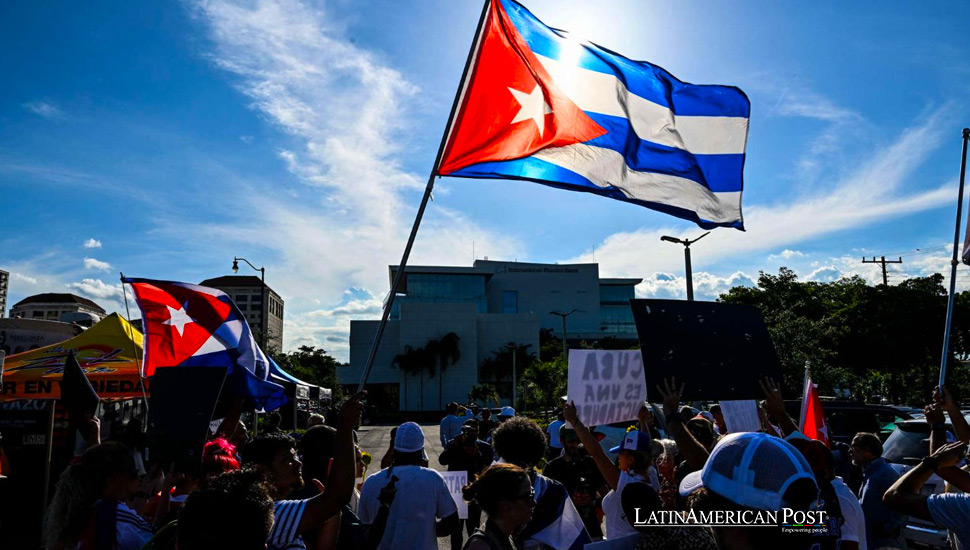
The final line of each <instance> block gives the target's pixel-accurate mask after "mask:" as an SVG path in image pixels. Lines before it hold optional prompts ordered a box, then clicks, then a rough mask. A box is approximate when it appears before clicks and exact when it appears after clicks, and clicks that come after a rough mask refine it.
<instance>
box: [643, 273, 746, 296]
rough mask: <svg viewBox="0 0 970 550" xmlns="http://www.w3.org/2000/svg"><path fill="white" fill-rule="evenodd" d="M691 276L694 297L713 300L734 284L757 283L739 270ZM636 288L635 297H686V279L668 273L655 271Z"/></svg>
mask: <svg viewBox="0 0 970 550" xmlns="http://www.w3.org/2000/svg"><path fill="white" fill-rule="evenodd" d="M692 278H693V283H694V298H695V299H698V300H715V299H717V298H718V297H719V296H720V295H721V294H724V293H725V292H727V291H728V290H731V289H732V288H734V287H736V286H748V287H753V286H757V284H758V283H757V281H756V280H755V279H754V278H752V277H751V276H749V275H747V274H746V273H742V272H741V271H737V272H735V273H733V274H731V275H729V276H727V277H718V276H717V275H714V274H712V273H707V272H704V271H701V272H697V273H693V276H692ZM636 290H637V297H640V298H674V299H684V298H686V297H687V280H686V279H685V278H684V277H681V276H677V275H672V274H670V273H663V272H657V273H654V274H653V275H651V276H649V277H645V278H644V279H643V282H642V283H640V284H639V285H637V289H636Z"/></svg>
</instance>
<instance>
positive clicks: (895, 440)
mask: <svg viewBox="0 0 970 550" xmlns="http://www.w3.org/2000/svg"><path fill="white" fill-rule="evenodd" d="M929 438H930V433H929V426H926V425H925V424H924V425H913V424H900V425H899V426H898V427H897V428H896V431H894V432H893V433H892V435H890V436H889V439H887V440H886V442H885V443H884V444H883V452H882V456H883V457H884V458H885V459H886V460H888V461H889V462H895V463H896V464H904V463H907V462H910V463H911V462H913V461H914V460H922V459H923V458H925V457H926V456H927V455H929V454H930V439H929ZM905 459H910V460H905Z"/></svg>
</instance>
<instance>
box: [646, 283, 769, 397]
mask: <svg viewBox="0 0 970 550" xmlns="http://www.w3.org/2000/svg"><path fill="white" fill-rule="evenodd" d="M630 304H631V306H632V307H633V320H634V321H635V322H636V325H637V336H638V337H639V339H640V351H641V352H642V353H643V364H644V365H646V367H647V368H646V370H645V373H646V377H647V387H650V388H653V387H655V386H662V385H663V380H664V379H667V378H670V377H671V376H674V377H676V378H677V382H678V385H679V384H680V383H681V382H685V383H686V385H685V388H684V393H683V394H682V395H681V398H682V400H684V401H694V400H721V399H757V398H758V397H760V395H761V391H760V389H759V388H758V380H759V379H761V378H763V377H765V376H767V377H770V378H773V379H775V380H781V362H780V361H779V360H778V354H777V353H776V352H775V346H774V344H772V342H771V337H770V336H769V335H768V329H767V328H766V327H765V323H764V320H763V319H762V318H761V312H759V311H758V309H757V308H756V307H754V306H746V305H740V304H724V303H719V302H685V301H682V300H630Z"/></svg>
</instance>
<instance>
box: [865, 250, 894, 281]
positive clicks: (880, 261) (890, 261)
mask: <svg viewBox="0 0 970 550" xmlns="http://www.w3.org/2000/svg"><path fill="white" fill-rule="evenodd" d="M862 263H864V264H881V265H882V284H884V285H888V284H889V279H887V278H886V264H901V263H903V258H902V256H900V258H899V259H898V260H887V259H886V257H885V256H882V257H881V259H879V260H877V259H876V257H875V256H873V257H872V259H871V260H867V259H866V258H865V257H864V256H863V258H862Z"/></svg>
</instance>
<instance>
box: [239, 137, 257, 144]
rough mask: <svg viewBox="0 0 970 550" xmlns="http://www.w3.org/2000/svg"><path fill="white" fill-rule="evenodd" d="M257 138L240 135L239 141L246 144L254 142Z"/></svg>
mask: <svg viewBox="0 0 970 550" xmlns="http://www.w3.org/2000/svg"><path fill="white" fill-rule="evenodd" d="M255 139H256V138H254V137H253V136H239V141H241V142H243V143H246V144H250V143H252V142H253V141H254V140H255Z"/></svg>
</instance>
